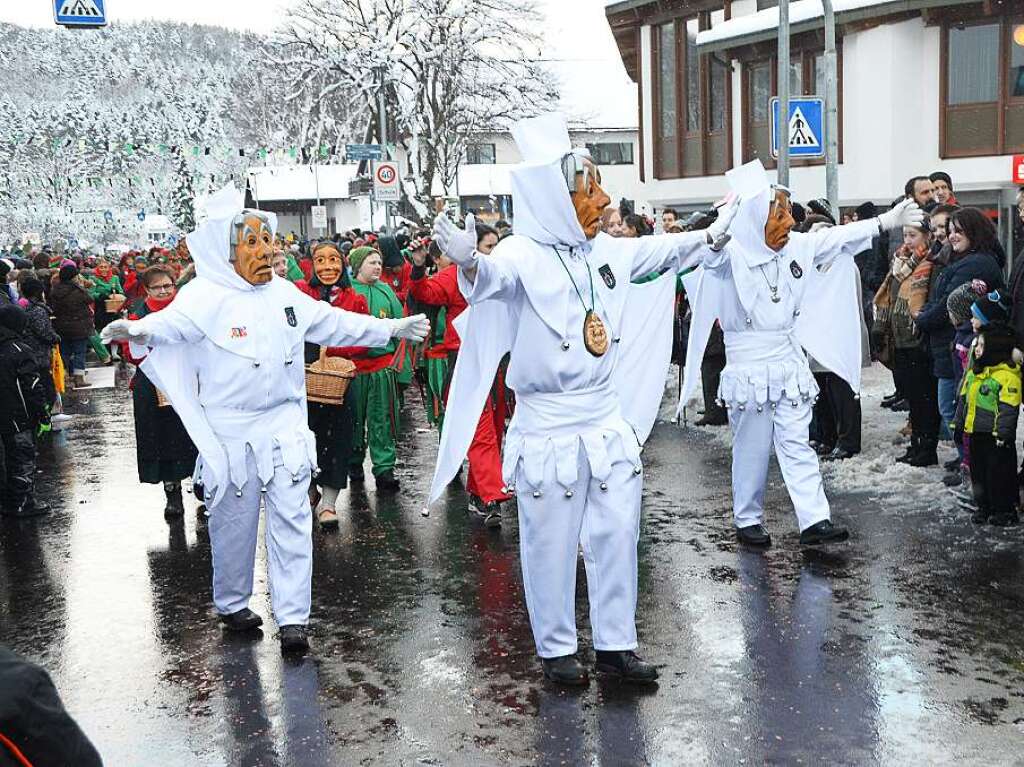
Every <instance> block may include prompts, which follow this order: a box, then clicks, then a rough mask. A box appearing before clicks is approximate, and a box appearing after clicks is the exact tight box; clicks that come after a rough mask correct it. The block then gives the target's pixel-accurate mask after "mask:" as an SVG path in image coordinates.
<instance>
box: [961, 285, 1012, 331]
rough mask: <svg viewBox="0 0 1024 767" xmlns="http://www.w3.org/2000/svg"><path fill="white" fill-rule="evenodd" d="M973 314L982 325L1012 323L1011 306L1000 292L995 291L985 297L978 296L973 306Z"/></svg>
mask: <svg viewBox="0 0 1024 767" xmlns="http://www.w3.org/2000/svg"><path fill="white" fill-rule="evenodd" d="M971 314H973V315H974V316H975V317H976V318H977V319H978V321H979V322H980V323H981V324H982V325H988V324H990V323H1006V322H1009V321H1010V305H1009V303H1008V302H1007V300H1006V299H1005V298H1004V297H1003V296H1002V295H1001V294H1000V293H999V291H998V290H993V291H992V292H991V293H988V294H986V295H984V296H978V298H977V299H976V300H975V302H974V303H973V304H972V305H971Z"/></svg>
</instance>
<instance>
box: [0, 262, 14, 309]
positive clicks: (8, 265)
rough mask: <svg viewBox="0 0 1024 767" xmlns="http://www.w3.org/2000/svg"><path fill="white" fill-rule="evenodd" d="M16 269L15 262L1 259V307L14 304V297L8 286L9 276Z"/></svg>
mask: <svg viewBox="0 0 1024 767" xmlns="http://www.w3.org/2000/svg"><path fill="white" fill-rule="evenodd" d="M12 269H14V262H13V261H12V260H11V259H9V258H0V306H3V305H4V304H12V303H14V295H13V294H12V293H11V289H10V287H9V286H8V285H7V275H8V274H10V273H11V270H12Z"/></svg>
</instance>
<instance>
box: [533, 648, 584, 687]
mask: <svg viewBox="0 0 1024 767" xmlns="http://www.w3.org/2000/svg"><path fill="white" fill-rule="evenodd" d="M540 662H541V665H542V666H543V667H544V678H545V679H549V680H550V681H552V682H554V683H555V684H564V685H569V686H570V687H582V686H583V685H585V684H588V683H589V682H590V676H589V675H588V674H587V670H586V669H585V668H583V664H582V663H580V662H579V660H577V658H576V656H575V655H562V656H560V657H558V658H541V659H540Z"/></svg>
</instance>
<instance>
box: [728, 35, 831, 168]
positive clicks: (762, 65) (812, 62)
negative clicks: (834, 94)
mask: <svg viewBox="0 0 1024 767" xmlns="http://www.w3.org/2000/svg"><path fill="white" fill-rule="evenodd" d="M836 69H837V70H838V71H837V74H838V77H839V88H838V90H839V154H840V157H842V146H843V128H842V125H843V119H842V115H843V89H842V72H843V67H842V55H841V51H840V52H838V55H837V67H836ZM778 72H779V70H778V64H777V59H775V58H770V59H763V60H760V61H751V62H747V63H746V64H744V66H743V78H742V80H743V161H744V162H749V161H750V160H753V159H754V158H755V157H759V158H760V159H761V162H763V163H764V165H765V167H774V166H775V160H774V159H772V155H771V124H770V120H771V114H770V112H769V104H770V102H771V99H772V98H774V97H775V96H777V95H778V88H777V87H776V86H777V85H778ZM789 95H790V96H819V97H821V98H825V54H824V52H823V51H822V50H821V49H817V50H815V49H807V50H800V51H795V52H794V53H793V54H792V56H791V58H790V65H789ZM821 162H824V161H823V160H795V159H794V160H791V164H792V165H793V166H794V167H799V166H801V165H814V164H818V163H821Z"/></svg>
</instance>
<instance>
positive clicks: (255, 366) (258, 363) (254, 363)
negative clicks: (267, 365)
mask: <svg viewBox="0 0 1024 767" xmlns="http://www.w3.org/2000/svg"><path fill="white" fill-rule="evenodd" d="M252 366H253V367H254V368H258V367H259V366H260V361H259V360H256V361H255V362H253V363H252Z"/></svg>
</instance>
